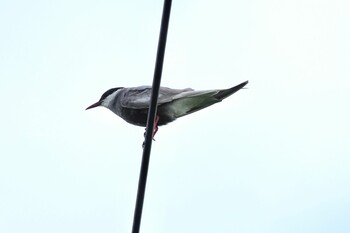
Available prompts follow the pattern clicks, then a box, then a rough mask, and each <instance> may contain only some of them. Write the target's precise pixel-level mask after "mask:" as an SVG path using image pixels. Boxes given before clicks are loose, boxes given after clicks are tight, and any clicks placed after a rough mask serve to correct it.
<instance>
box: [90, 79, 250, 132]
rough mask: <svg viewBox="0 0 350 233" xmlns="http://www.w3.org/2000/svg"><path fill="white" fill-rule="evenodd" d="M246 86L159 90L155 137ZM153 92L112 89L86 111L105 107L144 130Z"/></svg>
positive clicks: (243, 84)
mask: <svg viewBox="0 0 350 233" xmlns="http://www.w3.org/2000/svg"><path fill="white" fill-rule="evenodd" d="M247 84H248V81H245V82H243V83H241V84H238V85H236V86H234V87H231V88H228V89H215V90H202V91H195V90H193V89H192V88H185V89H172V88H168V87H160V89H159V95H158V103H157V113H156V118H155V124H154V129H153V137H154V136H155V134H156V133H157V131H158V126H163V125H166V124H168V123H170V122H173V121H175V120H176V119H177V118H180V117H183V116H186V115H188V114H191V113H194V112H196V111H199V110H201V109H204V108H206V107H209V106H211V105H213V104H216V103H218V102H221V101H222V100H223V99H225V98H227V97H229V96H230V95H232V94H234V93H235V92H237V91H239V90H240V89H242V88H243V87H244V86H245V85H247ZM151 93H152V87H151V86H139V87H128V88H124V87H115V88H111V89H109V90H107V91H106V92H105V93H103V95H102V96H101V98H100V100H99V101H97V102H96V103H94V104H92V105H90V106H89V107H87V108H86V110H88V109H92V108H95V107H98V106H102V107H105V108H108V109H109V110H111V111H112V112H113V113H115V114H116V115H118V116H119V117H121V118H122V119H124V120H125V121H126V122H128V123H130V124H133V125H136V126H142V127H145V126H146V124H147V115H148V110H149V105H150V100H151Z"/></svg>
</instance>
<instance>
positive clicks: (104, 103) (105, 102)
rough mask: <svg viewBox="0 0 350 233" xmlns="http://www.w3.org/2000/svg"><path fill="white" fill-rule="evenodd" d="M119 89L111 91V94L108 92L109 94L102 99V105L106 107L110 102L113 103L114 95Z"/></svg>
mask: <svg viewBox="0 0 350 233" xmlns="http://www.w3.org/2000/svg"><path fill="white" fill-rule="evenodd" d="M119 91H121V90H117V91H115V92H113V93H112V94H110V95H109V96H107V97H106V98H105V99H104V100H103V101H102V104H101V105H102V106H104V107H106V108H108V107H109V106H110V104H111V103H113V101H114V99H115V97H116V95H117V94H118V93H119Z"/></svg>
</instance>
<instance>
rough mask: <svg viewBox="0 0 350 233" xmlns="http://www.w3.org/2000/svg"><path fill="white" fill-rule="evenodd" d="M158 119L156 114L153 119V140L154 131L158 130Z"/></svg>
mask: <svg viewBox="0 0 350 233" xmlns="http://www.w3.org/2000/svg"><path fill="white" fill-rule="evenodd" d="M158 121H159V116H158V115H157V116H156V119H155V121H154V128H153V140H154V136H156V133H157V132H158Z"/></svg>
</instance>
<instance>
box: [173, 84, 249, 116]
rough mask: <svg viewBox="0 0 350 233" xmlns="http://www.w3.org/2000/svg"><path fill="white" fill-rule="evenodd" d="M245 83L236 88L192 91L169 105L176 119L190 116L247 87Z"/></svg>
mask: <svg viewBox="0 0 350 233" xmlns="http://www.w3.org/2000/svg"><path fill="white" fill-rule="evenodd" d="M247 83H248V81H245V82H243V83H241V84H238V85H237V86H234V87H232V88H229V89H224V90H210V91H193V92H188V93H183V94H182V95H181V97H179V98H177V99H175V100H174V101H173V103H172V104H171V106H172V108H173V112H174V113H175V116H174V117H176V118H179V117H182V116H185V115H188V114H191V113H193V112H196V111H198V110H201V109H203V108H206V107H209V106H211V105H213V104H215V103H218V102H220V101H222V100H223V99H225V98H227V97H229V96H230V95H232V94H234V93H235V92H237V91H239V90H240V89H242V88H243V87H244V86H245V85H247Z"/></svg>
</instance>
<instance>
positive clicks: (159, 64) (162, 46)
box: [132, 0, 171, 233]
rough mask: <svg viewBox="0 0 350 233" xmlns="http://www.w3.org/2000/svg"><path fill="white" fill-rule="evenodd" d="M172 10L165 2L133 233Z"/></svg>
mask: <svg viewBox="0 0 350 233" xmlns="http://www.w3.org/2000/svg"><path fill="white" fill-rule="evenodd" d="M170 10H171V0H164V6H163V16H162V22H161V26H160V34H159V41H158V51H157V58H156V64H155V68H154V76H153V85H152V95H151V104H150V109H149V111H148V118H147V126H146V136H145V144H144V148H143V155H142V162H141V170H140V177H139V185H138V189H137V197H136V204H135V212H134V222H133V226H132V233H139V232H140V223H141V216H142V207H143V200H144V197H145V189H146V182H147V173H148V165H149V159H150V154H151V146H152V139H153V128H154V120H155V117H156V112H157V102H158V94H159V87H160V81H161V77H162V70H163V61H164V52H165V45H166V38H167V33H168V26H169V18H170Z"/></svg>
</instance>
